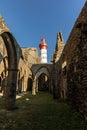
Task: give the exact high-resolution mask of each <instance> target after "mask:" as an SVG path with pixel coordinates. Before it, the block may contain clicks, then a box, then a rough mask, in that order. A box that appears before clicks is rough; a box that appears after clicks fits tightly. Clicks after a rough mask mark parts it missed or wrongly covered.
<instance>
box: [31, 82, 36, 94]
mask: <svg viewBox="0 0 87 130" xmlns="http://www.w3.org/2000/svg"><path fill="white" fill-rule="evenodd" d="M32 95H36V81H35V80H34V81H33V85H32Z"/></svg>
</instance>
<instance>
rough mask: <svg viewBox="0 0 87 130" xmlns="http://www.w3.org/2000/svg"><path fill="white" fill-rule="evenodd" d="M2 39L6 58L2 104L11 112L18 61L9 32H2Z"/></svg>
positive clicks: (14, 99)
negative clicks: (6, 66)
mask: <svg viewBox="0 0 87 130" xmlns="http://www.w3.org/2000/svg"><path fill="white" fill-rule="evenodd" d="M0 37H1V38H2V40H3V42H4V44H5V47H6V50H7V56H8V69H7V71H8V76H7V77H5V78H6V80H7V84H6V86H4V102H5V104H4V105H5V108H6V109H9V110H12V109H15V108H16V81H17V71H18V60H17V52H16V46H15V44H16V40H15V39H14V37H13V36H12V34H11V33H9V32H3V33H1V34H0Z"/></svg>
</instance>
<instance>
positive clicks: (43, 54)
mask: <svg viewBox="0 0 87 130" xmlns="http://www.w3.org/2000/svg"><path fill="white" fill-rule="evenodd" d="M47 47H48V45H47V44H46V43H45V38H42V39H41V43H40V44H39V48H40V50H41V63H47Z"/></svg>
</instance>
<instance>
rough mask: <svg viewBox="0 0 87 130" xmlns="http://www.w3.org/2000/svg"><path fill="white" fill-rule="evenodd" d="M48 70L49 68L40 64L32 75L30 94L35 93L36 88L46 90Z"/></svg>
mask: <svg viewBox="0 0 87 130" xmlns="http://www.w3.org/2000/svg"><path fill="white" fill-rule="evenodd" d="M49 81H50V72H49V70H48V69H47V68H46V67H44V66H42V67H41V68H39V69H38V70H37V72H36V74H35V76H34V79H33V85H32V94H33V95H35V94H36V92H38V90H44V91H45V90H48V91H49V86H50V82H49Z"/></svg>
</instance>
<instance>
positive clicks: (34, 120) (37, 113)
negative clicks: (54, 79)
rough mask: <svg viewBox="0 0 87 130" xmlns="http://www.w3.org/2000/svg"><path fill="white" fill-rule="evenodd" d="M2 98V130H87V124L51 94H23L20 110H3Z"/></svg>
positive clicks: (18, 102) (18, 100) (0, 122)
mask: <svg viewBox="0 0 87 130" xmlns="http://www.w3.org/2000/svg"><path fill="white" fill-rule="evenodd" d="M2 101H3V100H2V98H0V130H19V129H20V130H87V122H86V121H84V120H83V119H82V117H81V115H80V114H79V113H77V112H76V111H75V110H72V109H71V108H70V106H68V105H67V104H66V103H64V102H61V101H58V100H53V97H52V95H51V94H48V93H43V92H39V93H38V94H37V95H36V96H33V95H31V93H26V94H21V98H18V99H17V105H18V107H19V108H18V109H17V110H14V111H6V110H4V109H2V105H3V104H2V103H3V102H2Z"/></svg>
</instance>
